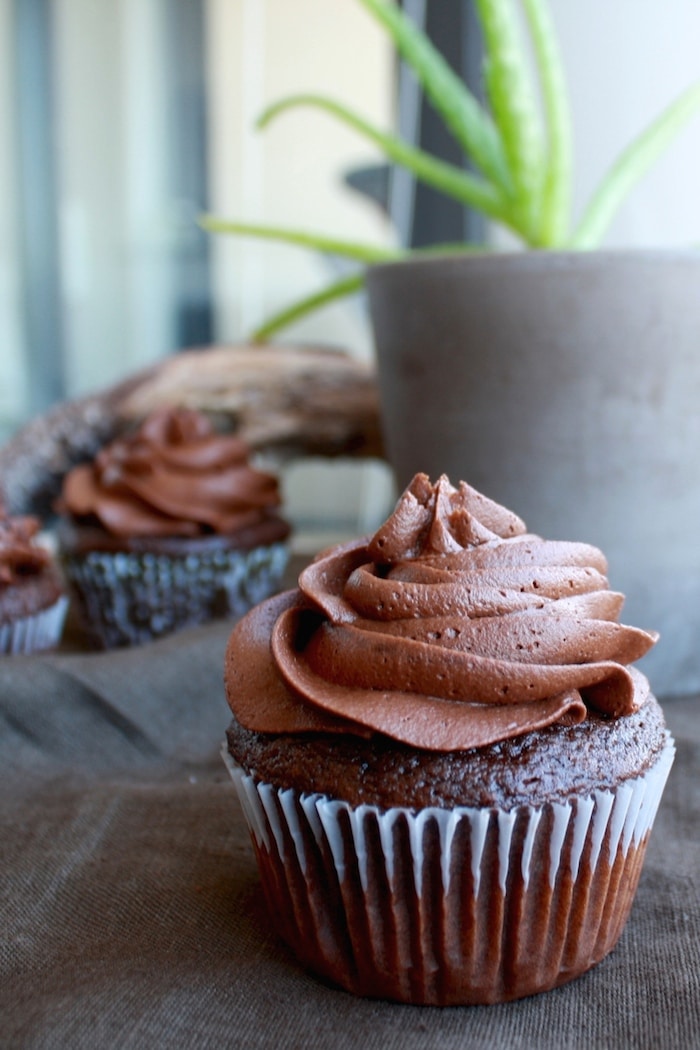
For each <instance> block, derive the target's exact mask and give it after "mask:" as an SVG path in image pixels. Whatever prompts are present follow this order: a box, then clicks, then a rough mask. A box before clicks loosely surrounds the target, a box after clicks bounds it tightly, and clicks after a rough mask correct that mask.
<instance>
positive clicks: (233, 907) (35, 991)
mask: <svg viewBox="0 0 700 1050" xmlns="http://www.w3.org/2000/svg"><path fill="white" fill-rule="evenodd" d="M229 630H230V625H229V624H226V623H218V624H214V625H210V626H208V627H203V628H197V629H195V630H192V631H186V632H183V633H182V634H180V635H176V636H172V637H170V638H166V639H163V640H162V641H160V642H156V643H154V644H153V645H150V646H146V647H143V648H141V649H133V650H126V651H120V652H113V653H106V654H94V653H89V654H86V653H80V652H61V653H54V654H46V655H39V656H33V657H7V658H2V659H1V660H0V716H1V722H2V729H1V730H0V770H1V773H0V775H1V776H2V779H3V783H2V791H1V792H0V814H1V818H2V825H3V838H2V844H3V845H2V853H3V878H2V880H0V883H1V886H2V888H1V889H0V894H1V895H2V916H3V920H2V930H1V934H0V938H1V939H0V944H1V948H0V961H1V963H2V970H1V975H2V976H1V980H0V1003H1V1006H0V1011H1V1012H0V1017H1V1018H2V1029H1V1030H2V1037H0V1042H1V1043H2V1046H3V1047H21V1048H22V1050H25V1048H38V1047H42V1048H44V1047H46V1048H52V1047H61V1048H63V1047H66V1048H71V1050H82V1048H90V1050H96V1048H97V1050H100V1048H102V1047H109V1048H111V1047H119V1048H120V1050H121V1048H129V1047H133V1048H140V1047H149V1050H158V1048H160V1047H166V1046H167V1047H178V1048H188V1047H197V1048H207V1047H217V1048H219V1047H222V1046H223V1047H246V1048H257V1047H265V1048H267V1047H269V1048H287V1047H289V1048H295V1047H298V1048H300V1050H301V1048H312V1050H313V1048H315V1047H319V1048H323V1047H332V1048H345V1047H347V1048H350V1047H353V1048H354V1047H358V1046H362V1047H365V1048H367V1050H373V1048H381V1050H392V1048H396V1050H399V1048H400V1050H413V1048H421V1050H423V1048H426V1047H440V1048H441V1050H450V1048H453V1047H454V1048H456V1047H460V1048H463V1047H484V1048H486V1047H488V1048H494V1047H496V1048H497V1047H507V1048H509V1050H517V1048H521V1047H522V1048H523V1050H524V1048H527V1050H538V1048H549V1047H551V1048H557V1050H563V1048H564V1050H565V1048H582V1050H583V1048H584V1047H585V1048H586V1050H590V1048H593V1050H597V1048H601V1050H610V1048H617V1047H620V1048H625V1050H630V1048H632V1050H634V1048H640V1050H641V1048H649V1050H651V1048H654V1050H665V1048H669V1050H688V1048H692V1047H700V893H699V883H700V833H699V832H698V829H699V828H700V698H697V697H686V698H679V699H673V700H669V701H667V702H666V703H665V705H664V706H665V710H666V714H667V719H668V722H669V725H670V727H671V729H672V731H673V733H674V736H675V738H676V743H677V749H678V750H677V758H676V762H675V765H674V768H673V770H672V772H671V776H670V779H669V783H668V786H667V789H666V793H665V795H664V798H663V801H662V805H661V809H660V813H659V816H658V818H657V822H656V825H655V828H654V831H653V834H652V838H651V842H650V845H649V849H648V852H647V859H646V864H645V868H644V871H643V873H642V878H641V882H640V886H639V890H638V894H637V898H636V901H635V904H634V907H633V911H632V915H631V918H630V920H629V922H628V924H627V927H626V929H625V932H624V933H623V936H622V938H621V940H620V942H619V944H618V946H617V948H616V949H615V951H614V952H613V953H612V954H611V955H610V956H609V957H608V958H607V959H605V960H604V961H603V962H602V963H601V964H600V965H599V966H598V967H596V968H595V969H594V970H592V971H591V972H590V973H588V974H586V975H585V976H584V977H582V978H580V979H579V980H577V981H575V982H572V983H571V984H569V985H567V986H564V987H562V988H560V989H557V990H555V991H553V992H550V993H547V994H545V995H540V996H536V997H534V998H530V999H526V1000H522V1001H520V1002H516V1003H510V1004H506V1005H502V1006H494V1007H461V1008H457V1007H450V1008H444V1009H440V1008H431V1007H413V1006H410V1007H409V1006H401V1005H396V1004H392V1003H387V1002H382V1001H371V1000H362V999H356V998H354V997H352V996H350V995H348V994H347V993H345V992H342V991H339V990H338V989H335V988H333V987H329V986H327V985H325V984H323V983H321V982H320V981H318V980H316V979H314V978H313V977H311V976H310V975H308V974H306V973H305V972H304V971H303V970H301V969H300V968H299V967H298V966H297V964H296V963H295V961H294V959H293V958H292V957H291V956H290V954H289V953H288V952H287V951H286V949H285V948H284V947H283V946H282V945H281V944H280V942H279V941H278V940H277V938H276V935H275V932H274V930H272V929H270V927H269V925H268V923H267V918H266V914H265V910H264V906H263V902H262V899H261V893H260V888H259V883H258V880H257V874H256V868H255V861H254V857H253V853H252V849H251V846H250V843H249V840H248V836H247V833H246V830H245V828H244V826H243V821H242V818H241V816H240V812H239V809H238V804H237V800H236V797H235V794H234V789H233V786H232V784H231V782H230V780H229V778H228V775H227V773H226V771H225V769H224V767H223V764H222V762H221V759H220V756H219V748H220V744H221V740H222V738H223V733H224V730H225V727H226V724H227V721H228V708H227V707H226V703H225V699H224V691H223V683H222V667H223V654H224V648H225V645H226V639H227V637H228V633H229Z"/></svg>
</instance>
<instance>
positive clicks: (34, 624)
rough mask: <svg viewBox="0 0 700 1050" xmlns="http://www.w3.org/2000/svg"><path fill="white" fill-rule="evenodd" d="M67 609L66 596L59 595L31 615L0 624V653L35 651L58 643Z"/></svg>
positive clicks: (49, 647)
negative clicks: (49, 603) (55, 599)
mask: <svg viewBox="0 0 700 1050" xmlns="http://www.w3.org/2000/svg"><path fill="white" fill-rule="evenodd" d="M67 609H68V598H67V597H66V596H65V595H61V597H60V598H59V599H58V601H56V602H54V604H53V605H49V606H48V608H46V609H42V610H40V611H39V612H37V613H34V615H33V616H25V617H22V618H21V619H19V620H14V621H13V622H12V623H6V624H0V653H4V654H6V655H7V654H10V653H12V654H15V655H16V654H19V653H36V652H39V651H40V650H42V649H51V648H53V646H55V645H58V643H59V641H60V639H61V632H62V631H63V622H64V620H65V618H66V610H67Z"/></svg>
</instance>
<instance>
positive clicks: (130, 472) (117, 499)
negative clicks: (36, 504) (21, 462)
mask: <svg viewBox="0 0 700 1050" xmlns="http://www.w3.org/2000/svg"><path fill="white" fill-rule="evenodd" d="M248 455H249V450H248V447H247V446H246V444H245V443H244V442H243V441H242V440H241V439H240V438H237V437H235V436H233V435H229V434H218V433H216V432H215V431H214V429H213V427H212V425H211V423H210V422H209V420H208V419H207V418H206V417H205V416H204V415H202V414H201V413H199V412H195V411H192V410H189V409H160V410H158V411H156V412H154V413H153V414H151V415H150V416H149V417H148V418H147V419H146V420H145V421H144V423H143V424H142V425H141V426H140V427H139V428H138V429H137V430H136V431H135V432H133V433H131V434H128V435H126V436H124V437H120V438H118V439H117V440H115V441H113V442H112V443H111V444H110V445H107V446H106V447H105V448H104V449H102V450H101V451H100V452H99V453H98V455H97V457H96V459H95V461H94V462H93V463H90V464H83V465H81V466H78V467H75V468H74V469H73V470H72V471H70V473H69V474H68V475H67V476H66V478H65V479H64V484H63V493H62V501H61V509H62V510H65V511H67V512H68V513H69V514H70V515H72V516H73V517H74V518H76V519H78V520H88V521H89V520H94V519H97V521H98V522H99V523H100V524H101V525H102V527H103V528H104V529H106V530H107V532H109V533H111V534H112V535H114V536H120V537H131V536H198V535H202V534H211V533H218V534H222V535H228V534H230V533H234V532H236V531H237V530H239V529H243V528H246V527H248V526H252V525H256V524H257V523H258V522H260V521H262V520H263V519H264V518H265V517H267V516H268V515H269V513H270V511H271V510H272V509H273V508H275V507H277V506H278V505H279V503H280V494H279V488H278V484H277V479H276V478H275V477H274V475H272V474H268V473H265V472H264V471H260V470H256V469H254V468H253V467H251V466H250V464H249V463H248Z"/></svg>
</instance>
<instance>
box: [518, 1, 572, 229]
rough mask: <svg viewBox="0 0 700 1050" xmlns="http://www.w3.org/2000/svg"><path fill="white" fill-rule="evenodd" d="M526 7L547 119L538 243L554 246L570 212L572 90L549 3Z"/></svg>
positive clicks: (534, 2)
mask: <svg viewBox="0 0 700 1050" xmlns="http://www.w3.org/2000/svg"><path fill="white" fill-rule="evenodd" d="M523 6H524V10H525V16H526V18H527V21H528V27H529V30H530V36H531V38H532V43H533V47H534V54H535V60H536V63H537V71H538V75H539V80H540V87H541V90H542V101H543V104H544V111H545V115H546V121H547V156H546V162H545V174H544V186H543V188H542V207H541V214H540V220H539V242H540V245H541V246H544V247H555V246H556V245H558V244H562V243H563V242H564V241H565V240H566V237H567V235H568V232H569V229H568V226H569V221H570V211H571V180H572V164H573V157H572V155H573V149H572V139H573V134H572V125H571V110H570V106H569V93H568V89H567V84H566V77H565V75H564V67H563V63H562V60H561V55H560V52H559V44H558V41H557V36H556V32H555V30H554V25H553V23H552V19H551V16H550V14H549V11H548V9H547V6H546V4H545V3H544V2H543V0H523Z"/></svg>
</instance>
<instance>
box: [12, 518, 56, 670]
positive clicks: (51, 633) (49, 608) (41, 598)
mask: <svg viewBox="0 0 700 1050" xmlns="http://www.w3.org/2000/svg"><path fill="white" fill-rule="evenodd" d="M39 529H40V523H39V520H38V518H34V517H20V516H11V515H8V514H6V513H5V511H4V508H3V507H2V506H0V654H2V655H7V654H11V653H33V652H37V651H39V650H42V649H50V648H52V647H53V646H55V645H57V644H58V642H59V641H60V638H61V632H62V630H63V622H64V619H65V615H66V609H67V606H68V599H67V597H66V595H65V593H64V587H63V583H62V580H61V576H60V574H59V572H58V569H57V568H56V565H55V564H54V562H53V559H52V556H51V553H50V551H49V550H48V549H46V548H45V547H43V546H42V545H41V544H40V543H38V542H37V538H36V537H37V533H38V532H39Z"/></svg>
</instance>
